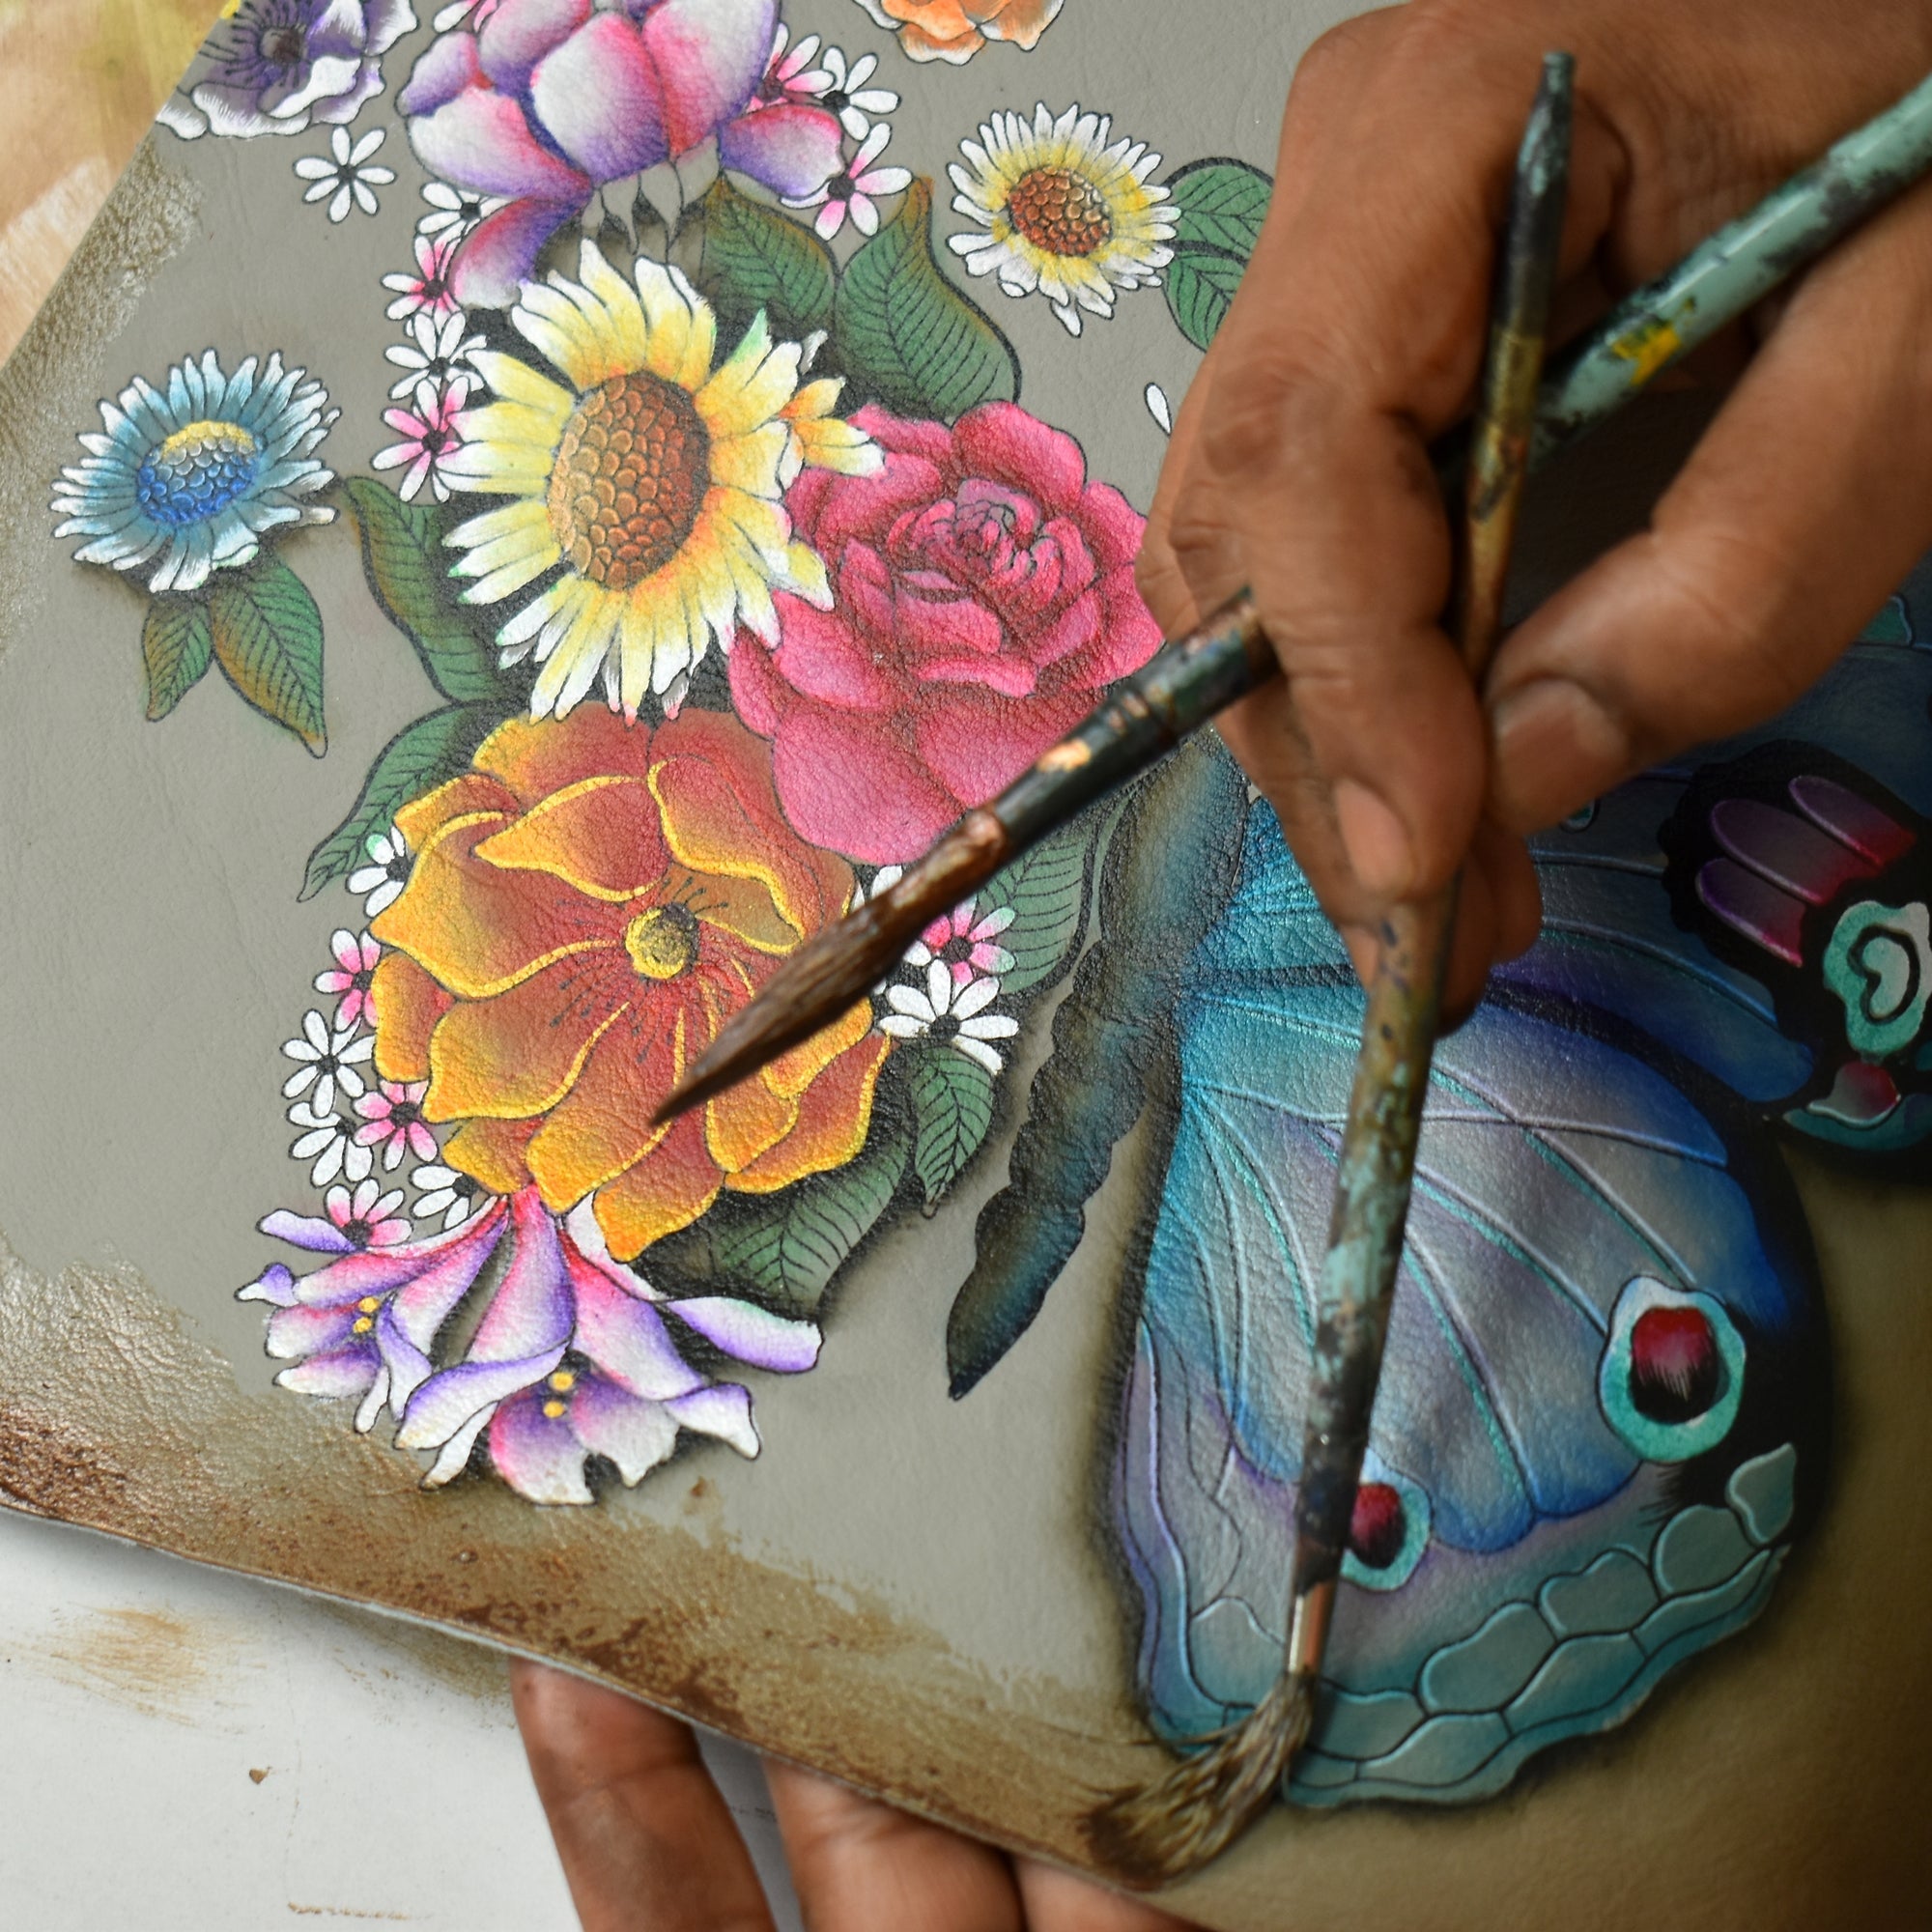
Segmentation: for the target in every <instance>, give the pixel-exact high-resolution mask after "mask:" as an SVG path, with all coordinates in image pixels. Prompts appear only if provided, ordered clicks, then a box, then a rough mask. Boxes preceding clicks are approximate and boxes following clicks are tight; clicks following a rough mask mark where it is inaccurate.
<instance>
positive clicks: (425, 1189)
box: [410, 1161, 485, 1234]
mask: <svg viewBox="0 0 1932 1932" xmlns="http://www.w3.org/2000/svg"><path fill="white" fill-rule="evenodd" d="M410 1180H411V1182H412V1185H414V1186H415V1187H418V1188H420V1189H421V1190H422V1191H421V1193H420V1194H419V1195H418V1196H417V1198H416V1217H417V1219H418V1220H423V1221H433V1220H435V1219H436V1217H437V1216H438V1215H439V1214H440V1215H441V1216H442V1226H443V1232H444V1233H445V1234H446V1233H448V1231H449V1230H450V1229H451V1228H455V1227H460V1226H461V1225H462V1224H463V1223H464V1222H465V1221H467V1220H469V1216H470V1214H471V1213H472V1212H473V1211H474V1209H475V1207H476V1204H477V1203H478V1202H479V1201H481V1200H483V1199H484V1198H485V1195H484V1191H483V1189H482V1187H481V1186H480V1185H479V1184H478V1183H477V1182H476V1181H473V1180H471V1179H470V1178H469V1176H468V1175H467V1174H459V1173H457V1171H456V1170H455V1169H454V1168H453V1167H442V1166H440V1165H439V1164H438V1163H437V1162H434V1161H431V1162H429V1163H427V1164H426V1165H425V1166H422V1167H419V1168H417V1169H416V1170H415V1172H414V1173H413V1174H412V1175H411V1176H410Z"/></svg>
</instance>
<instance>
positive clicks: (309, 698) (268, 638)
mask: <svg viewBox="0 0 1932 1932" xmlns="http://www.w3.org/2000/svg"><path fill="white" fill-rule="evenodd" d="M208 621H209V630H210V633H211V640H212V642H213V647H214V661H215V662H216V663H217V664H218V665H219V666H220V667H221V668H222V670H223V672H224V673H225V674H226V676H227V678H228V681H229V683H230V684H232V685H233V686H234V687H235V689H236V690H237V691H239V692H240V693H241V696H243V697H245V698H246V699H247V700H248V702H249V703H250V704H252V705H253V706H254V707H255V709H256V710H257V711H260V712H261V713H263V715H264V716H266V717H269V718H272V719H273V720H274V721H275V723H276V724H277V725H285V726H286V727H287V728H288V729H289V730H291V731H293V732H294V733H295V734H296V736H297V737H298V738H299V739H300V740H301V741H302V743H303V744H304V745H306V746H307V747H308V748H309V750H310V751H311V752H312V753H315V755H316V756H317V757H318V758H319V757H321V756H322V754H323V753H325V752H326V751H327V749H328V733H327V726H326V725H325V724H324V722H323V715H322V612H321V611H318V610H317V609H316V608H315V599H314V598H313V597H311V596H310V595H309V594H308V591H307V589H306V588H305V587H304V586H303V584H302V581H301V579H300V578H298V576H297V575H296V574H295V572H294V571H292V570H291V569H290V568H289V567H288V565H287V564H285V563H284V562H283V561H282V560H281V558H280V557H278V556H276V555H275V554H274V553H273V552H272V551H264V552H263V553H262V554H261V555H260V556H259V557H257V558H256V560H255V561H254V562H253V563H251V564H250V565H249V566H248V567H247V568H246V569H245V570H232V571H230V570H224V571H222V572H220V573H219V574H218V580H217V582H215V584H214V585H213V589H212V590H211V591H210V593H209V599H208Z"/></svg>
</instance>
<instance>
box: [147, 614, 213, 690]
mask: <svg viewBox="0 0 1932 1932" xmlns="http://www.w3.org/2000/svg"><path fill="white" fill-rule="evenodd" d="M213 654H214V639H213V634H212V633H211V632H210V630H209V628H208V606H207V605H206V604H204V603H203V602H202V601H201V599H200V598H198V597H156V599H155V600H154V601H153V602H152V603H151V604H150V605H149V606H148V615H147V619H146V621H145V622H144V623H143V624H142V626H141V659H142V662H143V663H144V664H145V665H146V666H147V668H148V716H149V717H150V718H165V717H166V716H167V715H168V713H169V712H170V711H172V710H173V709H174V708H175V706H176V705H177V704H179V703H180V702H181V701H182V699H183V698H184V697H185V696H187V694H188V693H189V692H190V691H192V690H193V689H194V687H195V686H196V685H197V684H199V683H200V682H201V678H202V674H203V673H204V672H205V671H206V670H207V669H208V667H209V665H210V664H211V663H212V662H213Z"/></svg>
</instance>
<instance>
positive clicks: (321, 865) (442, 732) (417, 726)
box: [301, 704, 503, 899]
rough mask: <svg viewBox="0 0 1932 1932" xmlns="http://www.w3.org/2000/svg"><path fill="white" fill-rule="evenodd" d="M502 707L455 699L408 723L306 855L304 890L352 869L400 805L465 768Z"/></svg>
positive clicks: (309, 894) (307, 893) (311, 892)
mask: <svg viewBox="0 0 1932 1932" xmlns="http://www.w3.org/2000/svg"><path fill="white" fill-rule="evenodd" d="M502 715H503V714H502V712H501V710H500V709H499V708H497V707H495V706H491V705H483V704H452V705H450V706H448V707H447V708H446V709H444V710H441V711H432V712H431V713H430V714H429V715H428V716H427V717H426V718H418V719H417V720H416V722H415V723H414V724H413V725H404V726H403V728H402V729H401V730H400V731H398V732H397V733H396V735H395V736H394V737H393V738H391V739H390V740H389V742H388V743H387V744H386V745H384V747H383V749H382V750H381V751H380V752H379V753H377V754H376V762H375V763H374V764H373V765H371V766H370V767H369V776H368V777H367V778H366V779H364V780H363V781H362V791H361V795H360V796H359V797H358V798H357V799H356V801H355V810H352V811H351V812H350V814H349V816H348V817H347V818H345V819H344V820H343V821H342V823H341V824H340V825H338V826H337V827H336V828H335V830H334V831H333V832H331V833H330V834H329V835H328V837H327V838H325V839H324V840H323V841H322V843H321V844H320V845H318V846H317V847H316V848H315V850H314V851H313V852H311V853H310V854H309V855H308V871H307V874H306V876H305V877H304V878H303V880H302V889H301V896H302V897H303V898H305V899H312V898H313V897H314V896H315V895H316V894H317V893H319V892H321V890H322V889H323V887H324V886H326V885H327V884H328V883H329V882H330V881H331V880H334V879H339V878H341V877H343V875H344V874H345V873H348V872H351V871H353V870H354V869H355V867H356V865H357V864H358V863H359V862H360V860H361V858H362V847H363V843H364V841H365V840H366V839H367V838H368V837H369V835H370V834H371V833H372V832H382V831H384V830H386V829H387V827H388V824H389V821H390V820H391V819H392V818H394V817H395V815H396V812H397V810H398V809H399V808H400V807H402V806H405V805H407V804H408V803H409V802H410V800H411V799H412V798H420V797H421V796H422V795H423V793H424V792H426V791H433V790H434V789H435V788H436V787H437V786H438V785H440V784H441V783H443V782H444V781H446V780H448V779H453V778H455V777H456V776H457V774H458V773H459V772H462V771H464V770H466V769H467V768H468V766H469V756H470V753H472V752H474V751H475V749H476V748H477V746H478V745H480V744H481V743H482V742H483V740H484V738H485V737H486V736H487V735H488V734H489V732H490V730H491V727H492V726H493V725H496V724H497V723H498V722H499V721H500V719H501V718H502Z"/></svg>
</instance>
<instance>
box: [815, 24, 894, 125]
mask: <svg viewBox="0 0 1932 1932" xmlns="http://www.w3.org/2000/svg"><path fill="white" fill-rule="evenodd" d="M821 65H822V67H823V69H824V71H825V77H826V81H827V83H828V84H827V85H826V87H825V88H824V89H822V90H821V92H820V94H819V97H818V104H819V105H820V106H821V107H824V108H826V109H828V110H829V111H830V112H832V113H834V114H836V115H838V125H839V126H840V127H841V128H844V130H845V131H846V133H847V134H849V135H850V136H851V137H852V139H853V140H855V141H863V140H864V139H865V138H866V136H867V134H869V133H870V132H871V131H872V119H873V117H874V116H875V115H882V114H894V113H896V112H897V111H898V104H899V98H898V96H897V95H896V94H895V93H894V92H893V91H892V89H891V88H889V87H873V86H871V85H870V82H871V78H872V75H873V74H874V73H875V72H876V71H878V66H879V57H878V55H877V54H861V55H860V56H859V58H858V59H857V60H855V61H854V62H853V63H852V64H851V66H850V67H849V68H847V66H846V64H845V56H844V55H843V54H842V53H840V52H839V50H838V48H837V47H827V48H826V49H825V53H824V57H823V60H822V62H821Z"/></svg>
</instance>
